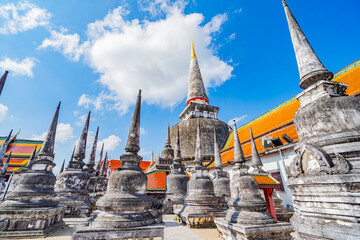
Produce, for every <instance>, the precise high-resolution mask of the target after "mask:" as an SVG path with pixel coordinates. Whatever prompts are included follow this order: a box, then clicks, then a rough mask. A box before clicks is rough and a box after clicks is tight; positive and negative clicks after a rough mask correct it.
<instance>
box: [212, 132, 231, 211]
mask: <svg viewBox="0 0 360 240" xmlns="http://www.w3.org/2000/svg"><path fill="white" fill-rule="evenodd" d="M214 157H215V159H214V161H215V172H214V178H213V179H212V182H213V184H214V192H215V196H217V197H218V198H219V199H220V206H221V207H222V209H223V210H226V209H228V205H227V202H228V200H229V199H230V196H231V193H230V179H229V177H228V174H227V172H225V171H223V164H222V160H221V154H220V148H219V144H218V141H217V137H216V130H215V127H214Z"/></svg>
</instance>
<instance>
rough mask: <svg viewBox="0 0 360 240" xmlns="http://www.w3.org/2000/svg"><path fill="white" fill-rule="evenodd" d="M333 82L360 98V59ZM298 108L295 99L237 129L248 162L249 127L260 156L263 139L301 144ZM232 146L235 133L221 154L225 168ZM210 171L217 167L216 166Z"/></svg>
mask: <svg viewBox="0 0 360 240" xmlns="http://www.w3.org/2000/svg"><path fill="white" fill-rule="evenodd" d="M333 81H336V82H342V83H346V84H347V85H348V86H349V87H348V88H347V89H346V94H348V95H354V96H360V59H359V60H357V61H356V62H354V63H352V64H350V65H349V66H347V67H345V68H344V69H342V70H340V71H338V72H337V73H335V74H334V79H333ZM299 107H300V103H299V101H298V100H297V99H296V98H295V97H293V98H291V99H289V100H287V101H286V102H284V103H282V104H280V105H278V106H277V107H275V108H273V109H271V110H269V111H268V112H266V113H264V114H262V115H260V116H259V117H257V118H255V119H253V120H251V121H250V122H248V123H245V124H244V125H242V126H240V127H239V128H238V129H237V131H238V134H239V137H240V140H241V145H242V147H243V151H244V155H245V157H246V158H247V160H249V158H250V156H251V144H250V130H249V128H250V127H251V128H252V130H253V134H254V139H255V144H256V148H257V150H258V151H259V154H260V155H262V154H264V153H265V151H266V149H264V147H263V144H262V138H263V137H272V138H273V139H275V138H279V139H280V141H281V142H282V144H283V145H289V144H288V143H287V142H285V141H284V140H283V139H282V136H283V135H284V134H286V135H287V136H289V137H290V138H291V139H292V140H293V142H297V141H298V140H299V137H298V135H297V132H296V129H295V126H294V116H295V114H296V111H297V109H298V108H299ZM233 146H234V133H233V132H232V133H231V134H229V137H228V139H227V141H226V143H225V145H224V147H223V149H222V150H221V153H222V154H221V157H222V161H223V164H225V165H228V163H229V162H231V161H233V159H234V150H233ZM270 150H271V149H270ZM210 167H214V163H213V164H211V165H210Z"/></svg>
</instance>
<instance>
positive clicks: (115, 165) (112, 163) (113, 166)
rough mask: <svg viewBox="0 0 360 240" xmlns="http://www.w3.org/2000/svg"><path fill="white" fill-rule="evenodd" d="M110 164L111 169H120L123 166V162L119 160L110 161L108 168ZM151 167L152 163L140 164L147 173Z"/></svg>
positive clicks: (144, 162) (142, 162) (143, 162)
mask: <svg viewBox="0 0 360 240" xmlns="http://www.w3.org/2000/svg"><path fill="white" fill-rule="evenodd" d="M109 164H110V168H111V169H118V168H119V167H120V166H121V162H120V160H118V159H111V160H109V161H108V166H109ZM149 166H150V162H149V161H141V163H140V167H141V169H142V170H143V172H145V171H146V170H147V169H148V167H149Z"/></svg>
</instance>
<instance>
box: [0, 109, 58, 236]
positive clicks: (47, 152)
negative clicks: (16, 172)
mask: <svg viewBox="0 0 360 240" xmlns="http://www.w3.org/2000/svg"><path fill="white" fill-rule="evenodd" d="M59 109H60V104H59V106H58V107H57V110H56V112H55V115H54V117H53V119H52V121H51V124H50V127H49V130H48V132H47V134H46V137H45V141H44V143H43V145H42V146H41V149H40V151H39V153H38V154H37V157H36V159H35V161H33V163H32V165H31V167H30V168H31V169H30V170H28V171H26V172H24V173H23V174H21V175H20V176H19V178H18V180H17V182H16V183H17V184H16V186H15V188H14V189H13V190H12V191H11V192H9V193H8V194H7V195H6V198H5V201H4V202H3V203H1V204H0V230H1V231H0V237H1V238H7V239H11V238H36V237H43V236H46V235H48V234H49V233H51V232H53V231H55V230H57V229H59V228H61V227H63V226H65V223H64V222H63V216H64V208H63V207H62V206H59V204H58V202H57V201H56V200H55V196H56V193H55V191H54V185H55V181H56V177H55V175H54V174H53V173H52V170H53V168H54V167H55V163H54V162H53V158H54V145H55V134H56V127H57V122H58V116H59Z"/></svg>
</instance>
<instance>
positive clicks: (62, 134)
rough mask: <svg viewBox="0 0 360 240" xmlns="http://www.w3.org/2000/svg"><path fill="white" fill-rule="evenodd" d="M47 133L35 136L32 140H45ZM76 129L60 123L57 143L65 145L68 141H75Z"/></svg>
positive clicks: (57, 129)
mask: <svg viewBox="0 0 360 240" xmlns="http://www.w3.org/2000/svg"><path fill="white" fill-rule="evenodd" d="M46 132H47V131H45V132H43V133H41V134H40V135H33V136H32V139H35V140H42V141H43V140H44V139H45V136H46ZM73 132H74V129H73V128H72V127H71V124H70V123H59V124H58V125H57V128H56V139H55V142H60V143H64V142H66V141H68V140H71V139H74V138H75V136H74V135H73Z"/></svg>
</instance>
